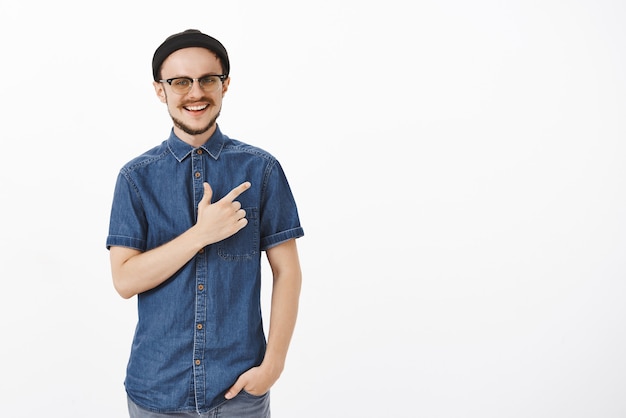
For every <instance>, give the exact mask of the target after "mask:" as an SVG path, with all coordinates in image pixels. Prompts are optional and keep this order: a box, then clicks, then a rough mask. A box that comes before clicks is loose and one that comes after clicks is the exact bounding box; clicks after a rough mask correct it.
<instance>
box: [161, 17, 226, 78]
mask: <svg viewBox="0 0 626 418" xmlns="http://www.w3.org/2000/svg"><path fill="white" fill-rule="evenodd" d="M194 46H198V47H202V48H206V49H208V50H209V51H211V52H213V53H214V54H215V55H217V57H218V58H219V59H220V61H221V63H222V67H223V71H224V74H225V75H226V76H228V74H229V73H230V62H228V53H227V52H226V48H224V45H222V44H221V43H220V41H218V40H217V39H215V38H213V37H211V36H209V35H205V34H204V33H202V32H200V31H199V30H196V29H187V30H186V31H184V32H180V33H176V34H174V35H171V36H169V37H168V38H167V39H166V40H165V41H164V42H163V43H162V44H161V45H160V46H159V47H158V48H157V50H156V51H154V56H153V57H152V76H153V77H154V81H159V80H158V79H159V70H160V69H161V65H162V64H163V61H165V59H166V58H167V57H168V56H169V55H170V54H171V53H172V52H174V51H178V50H179V49H183V48H189V47H194Z"/></svg>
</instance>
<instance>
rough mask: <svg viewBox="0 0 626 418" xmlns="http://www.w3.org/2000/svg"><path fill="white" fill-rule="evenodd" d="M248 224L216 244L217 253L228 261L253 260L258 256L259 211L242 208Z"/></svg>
mask: <svg viewBox="0 0 626 418" xmlns="http://www.w3.org/2000/svg"><path fill="white" fill-rule="evenodd" d="M243 210H245V211H246V219H248V224H247V225H246V226H245V227H243V228H242V229H241V230H239V232H237V233H236V234H235V235H233V236H231V237H228V238H226V239H225V240H222V241H220V242H219V243H218V244H217V253H218V254H219V256H220V257H221V258H223V259H224V260H228V261H245V260H253V259H254V258H255V257H256V256H257V255H258V254H259V209H258V208H243Z"/></svg>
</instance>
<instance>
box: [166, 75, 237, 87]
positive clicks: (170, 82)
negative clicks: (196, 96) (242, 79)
mask: <svg viewBox="0 0 626 418" xmlns="http://www.w3.org/2000/svg"><path fill="white" fill-rule="evenodd" d="M208 77H217V78H219V79H220V81H221V82H222V83H223V82H224V80H226V79H227V78H228V75H226V74H207V75H203V76H202V77H198V78H192V77H172V78H167V79H165V80H159V83H167V84H169V85H170V86H171V85H172V82H173V81H174V80H181V79H184V80H190V81H191V84H189V90H191V89H192V88H193V83H196V82H197V83H200V80H202V79H203V78H208ZM200 88H202V85H201V84H200ZM203 90H204V89H203Z"/></svg>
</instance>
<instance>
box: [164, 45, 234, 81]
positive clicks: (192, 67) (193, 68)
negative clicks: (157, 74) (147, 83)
mask: <svg viewBox="0 0 626 418" xmlns="http://www.w3.org/2000/svg"><path fill="white" fill-rule="evenodd" d="M161 73H162V75H163V77H166V76H167V77H173V76H182V75H187V76H200V75H205V74H208V73H213V74H221V73H222V64H221V63H220V60H219V58H217V55H215V54H214V53H213V52H211V51H209V50H208V49H206V48H200V47H192V48H183V49H179V50H178V51H174V52H172V53H171V54H170V55H169V56H168V57H167V58H166V59H165V61H163V65H162V66H161Z"/></svg>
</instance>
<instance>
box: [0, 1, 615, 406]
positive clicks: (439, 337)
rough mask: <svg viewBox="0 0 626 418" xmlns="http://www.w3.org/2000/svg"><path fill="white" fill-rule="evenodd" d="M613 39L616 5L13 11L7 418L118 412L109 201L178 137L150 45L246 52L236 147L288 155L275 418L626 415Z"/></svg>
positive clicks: (7, 127)
mask: <svg viewBox="0 0 626 418" xmlns="http://www.w3.org/2000/svg"><path fill="white" fill-rule="evenodd" d="M624 22H626V6H625V5H624V3H623V2H620V1H609V0H585V1H583V0H578V1H576V0H571V1H565V0H563V1H557V0H545V1H525V0H512V1H505V2H502V1H495V0H492V1H490V0H479V1H474V2H465V1H461V0H457V1H434V0H433V1H419V2H406V1H399V0H391V1H376V2H374V1H342V0H333V1H327V0H323V1H316V2H306V3H302V2H290V1H266V2H257V1H222V2H215V1H187V2H183V3H176V2H165V1H151V2H141V3H140V2H130V1H124V2H122V1H117V0H113V1H108V2H99V3H93V2H78V1H73V2H64V1H57V2H47V1H43V0H41V1H34V2H24V1H20V2H18V1H6V2H3V3H2V4H0V37H1V38H0V39H1V41H0V42H1V45H2V49H1V50H0V54H1V56H2V64H1V65H0V92H1V100H0V103H1V104H0V106H1V107H2V108H1V109H2V110H1V112H0V118H2V136H3V140H2V146H1V147H2V163H1V164H0V173H1V175H2V182H1V183H0V194H1V195H2V216H0V222H1V224H0V228H1V229H0V271H1V274H2V280H1V281H0V283H1V285H0V286H1V288H0V326H1V330H2V341H3V342H2V345H1V348H0V354H1V355H0V375H1V376H2V377H1V378H0V408H1V412H0V414H1V415H2V416H10V417H12V418H20V417H35V416H54V417H63V418H69V417H85V416H89V417H106V418H111V417H123V416H125V414H126V410H125V395H124V391H123V385H122V381H123V378H124V369H125V366H126V360H127V356H128V351H129V348H130V342H131V338H132V332H133V328H134V323H135V318H136V310H135V300H134V299H132V300H130V301H127V300H123V299H121V298H120V297H119V296H117V294H116V293H115V291H114V290H113V287H112V285H111V281H110V275H109V273H110V272H109V264H108V252H107V251H106V250H105V247H104V243H105V238H106V234H107V227H108V215H109V208H110V202H111V197H112V191H113V185H114V182H115V178H116V175H117V172H118V170H119V168H120V167H121V165H122V164H123V163H125V162H126V161H128V160H129V159H130V158H132V157H134V156H135V155H137V154H139V153H141V152H143V151H144V150H146V149H148V148H150V147H152V146H154V145H155V144H157V143H159V142H161V141H162V140H163V139H164V138H166V136H167V134H168V132H169V129H170V120H169V117H168V116H167V112H166V109H165V107H164V106H163V105H162V104H161V103H160V102H159V101H158V100H157V99H156V97H155V96H154V93H153V90H152V86H151V75H150V60H151V57H152V53H153V51H154V49H155V48H156V47H157V46H158V44H159V43H160V42H161V41H162V40H163V39H165V37H166V36H168V35H170V34H171V33H174V32H177V31H180V30H184V29H187V28H197V29H201V30H202V31H205V32H207V33H210V34H212V35H214V36H216V37H217V38H218V39H220V40H221V41H222V42H223V43H224V44H225V45H226V47H227V49H228V51H229V54H230V56H231V63H232V73H231V75H232V82H231V89H230V91H229V93H228V95H227V97H226V99H225V104H224V109H223V112H222V116H221V118H220V126H221V127H222V130H223V131H224V132H225V133H226V134H228V135H229V136H231V137H234V138H237V139H241V140H243V141H246V142H250V143H253V144H255V145H258V146H260V147H262V148H265V149H267V150H268V151H270V152H272V153H273V154H274V155H276V156H277V157H278V158H279V160H280V161H281V163H282V164H283V166H284V168H285V170H286V172H287V175H288V177H289V180H290V182H291V185H292V188H293V189H294V193H295V196H296V199H297V200H298V204H299V208H300V214H301V221H302V224H303V226H304V228H305V232H306V236H305V237H304V238H302V239H301V240H299V248H300V250H301V257H302V266H303V270H304V280H305V281H304V288H303V293H302V303H301V314H300V318H299V323H298V327H297V329H296V333H295V335H294V339H293V343H292V349H291V351H290V354H289V358H288V364H287V368H286V370H285V372H284V374H283V376H282V378H281V380H280V381H279V382H278V383H277V384H276V386H275V387H274V388H273V392H272V397H273V416H275V417H277V418H283V417H287V418H293V417H298V418H300V417H320V416H324V417H339V418H346V417H359V418H360V417H380V416H383V417H429V418H430V417H432V418H435V417H441V418H444V417H445V418H448V417H450V418H453V417H454V418H458V417H477V418H478V417H480V418H488V417H494V418H502V417H507V418H508V417H510V418H518V417H519V418H528V417H533V418H539V417H546V418H548V417H549V418H553V417H568V418H583V417H603V418H617V417H624V416H626V398H625V397H624V393H625V391H626V357H625V356H624V352H626V331H625V328H624V325H625V320H626V304H625V303H624V297H625V296H626V281H625V278H626V277H625V276H626V261H625V260H626V259H625V257H624V255H625V251H626V222H625V217H626V193H625V191H626V164H624V163H625V161H626V145H625V141H624V139H625V137H626V121H625V120H624V115H625V112H626V81H625V77H624V74H626V59H625V51H626V29H625V28H626V26H625V25H624ZM264 295H265V296H267V289H265V291H264ZM86 411H87V412H86Z"/></svg>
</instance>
